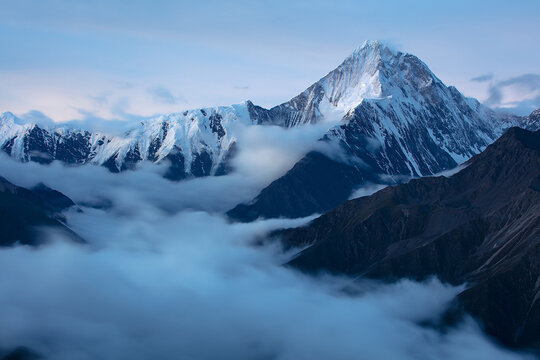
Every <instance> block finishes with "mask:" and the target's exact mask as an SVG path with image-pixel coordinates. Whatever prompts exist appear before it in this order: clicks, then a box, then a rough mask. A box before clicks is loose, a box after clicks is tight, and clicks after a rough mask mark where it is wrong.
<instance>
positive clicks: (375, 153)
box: [0, 41, 538, 220]
mask: <svg viewBox="0 0 540 360" xmlns="http://www.w3.org/2000/svg"><path fill="white" fill-rule="evenodd" d="M534 119H536V120H534ZM336 120H337V121H339V125H337V126H335V125H332V124H334V123H333V122H332V121H336ZM324 122H328V123H329V129H328V132H327V133H326V134H325V135H324V136H323V137H322V138H321V142H324V143H325V144H327V145H328V147H329V149H332V150H331V151H330V150H329V152H328V153H321V152H318V153H309V154H307V155H306V156H305V157H304V158H303V159H302V160H301V161H300V162H299V163H297V164H296V165H295V166H294V167H293V168H292V169H290V171H289V172H288V173H287V174H285V175H284V176H283V177H282V178H280V179H277V180H276V181H275V182H273V183H272V184H270V185H269V186H268V187H267V188H266V189H264V190H263V192H262V193H261V194H259V196H257V197H256V198H255V199H253V200H252V201H251V202H249V203H248V204H242V205H239V206H238V207H236V208H235V209H233V210H232V211H231V212H230V213H229V214H230V216H231V217H232V218H235V219H239V220H252V219H255V218H257V217H276V216H288V217H298V216H304V215H308V214H311V213H314V212H323V211H326V210H328V209H329V208H331V207H332V206H335V205H337V204H339V203H340V202H342V201H343V200H346V199H347V198H348V196H349V195H350V193H351V192H352V190H354V188H356V187H359V186H362V184H364V183H366V182H378V183H395V182H398V181H400V179H402V178H403V176H407V177H410V176H423V175H431V174H434V173H437V172H440V171H442V170H445V169H449V168H452V167H455V166H456V165H457V164H458V163H461V162H463V161H465V160H467V159H468V158H470V157H471V156H472V155H474V154H477V153H478V152H480V151H481V150H482V149H484V148H485V146H487V145H488V144H489V143H491V142H493V141H494V140H495V139H496V138H497V137H499V136H500V135H501V134H502V132H503V131H504V130H505V129H507V128H509V127H511V126H520V127H523V128H531V129H534V128H537V127H538V116H536V117H535V118H533V117H518V116H511V115H504V114H500V113H496V112H494V111H492V110H491V109H489V108H487V107H485V106H483V105H482V104H480V103H479V102H478V101H476V100H474V99H470V98H465V97H464V96H463V95H462V94H461V93H459V91H458V90H457V89H455V88H454V87H447V86H445V85H444V84H443V83H442V82H441V81H440V80H439V79H438V78H437V77H436V76H435V75H434V74H433V73H432V72H431V71H430V70H429V68H428V67H427V66H426V65H425V64H424V63H423V62H422V61H420V60H419V59H418V58H417V57H415V56H413V55H411V54H406V53H402V52H397V51H394V50H391V49H390V48H388V47H387V46H385V45H384V44H382V43H380V42H378V41H366V42H365V43H364V44H363V45H362V46H360V47H359V48H358V49H356V50H355V51H354V52H353V53H352V54H351V55H350V56H349V57H347V59H345V61H344V62H343V63H342V64H341V65H339V66H338V67H337V68H336V69H335V70H333V71H331V72H330V73H329V74H328V75H326V76H325V77H323V78H322V79H321V80H319V81H317V82H316V83H314V84H313V85H312V86H310V87H309V88H308V89H307V90H305V91H304V92H302V93H301V94H300V95H298V96H296V97H295V98H293V99H291V100H290V101H288V102H286V103H284V104H281V105H278V106H275V107H273V108H271V109H264V108H262V107H260V106H257V105H254V104H253V103H252V102H250V101H247V102H245V103H243V104H240V105H233V106H222V107H215V108H201V109H195V110H188V111H184V112H181V113H172V114H167V115H162V116H159V117H156V118H153V119H150V120H146V121H142V122H140V123H138V124H137V125H136V126H134V127H133V128H132V129H131V130H129V131H127V132H126V133H124V134H123V135H111V134H108V133H100V132H91V131H87V130H82V129H78V128H64V127H61V126H58V127H46V126H41V125H38V124H32V123H24V122H22V121H21V120H20V119H18V118H16V117H15V116H14V115H13V114H11V113H9V112H6V113H3V114H1V116H0V149H2V150H3V151H4V152H5V153H7V154H9V155H10V156H11V157H13V158H15V159H17V160H20V161H36V162H40V163H49V162H51V161H53V160H58V161H61V162H63V163H66V164H70V165H87V164H91V165H101V166H105V167H106V168H108V169H109V170H110V171H112V172H119V171H125V170H134V169H136V168H137V166H139V164H140V163H142V162H143V161H150V162H155V163H162V162H166V163H167V164H168V171H167V172H166V174H165V176H166V177H167V178H169V179H171V180H182V179H185V178H190V177H201V176H213V175H225V174H228V173H230V172H231V171H234V169H233V168H232V164H231V159H232V158H233V157H234V156H235V154H236V152H237V150H238V148H239V147H241V146H242V144H241V143H239V142H238V136H237V133H236V131H237V128H238V126H268V125H274V126H282V127H295V126H308V125H309V124H314V123H324ZM323 188H324V189H325V191H324V192H329V193H327V194H323V192H321V189H323ZM284 193H286V195H284Z"/></svg>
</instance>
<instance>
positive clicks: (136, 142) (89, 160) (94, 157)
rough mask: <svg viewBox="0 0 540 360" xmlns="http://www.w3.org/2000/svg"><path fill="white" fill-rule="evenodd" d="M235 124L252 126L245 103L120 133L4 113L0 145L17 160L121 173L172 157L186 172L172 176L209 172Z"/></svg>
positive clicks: (222, 154)
mask: <svg viewBox="0 0 540 360" xmlns="http://www.w3.org/2000/svg"><path fill="white" fill-rule="evenodd" d="M235 123H240V124H246V125H248V124H251V120H250V117H249V113H248V111H247V106H246V104H241V105H233V106H223V107H216V108H204V109H195V110H189V111H185V112H183V113H173V114H168V115H162V116H159V117H157V118H154V119H150V120H147V121H144V122H141V123H139V124H138V126H137V127H135V128H133V129H132V130H130V131H128V132H126V133H125V134H124V135H123V136H112V135H108V134H104V133H90V132H88V131H84V130H78V129H67V128H56V129H51V128H47V127H40V126H38V125H36V124H21V121H19V120H18V119H17V118H16V117H15V116H14V115H13V114H11V113H3V114H1V115H0V148H1V149H2V150H4V151H5V152H7V153H8V154H9V155H11V156H12V157H13V158H15V159H17V160H20V161H37V162H43V163H47V162H50V161H52V160H60V161H63V162H66V163H70V164H94V165H104V166H106V167H108V168H109V169H110V170H111V171H121V170H126V169H130V168H134V166H135V164H136V163H138V162H140V161H144V160H149V161H152V162H161V161H164V160H174V161H176V162H178V161H180V162H182V163H183V164H182V165H183V166H182V168H183V169H184V170H185V171H184V173H182V174H176V175H175V177H177V178H182V177H185V176H188V175H190V174H192V175H195V176H203V175H213V174H215V173H216V172H218V171H219V170H220V169H219V166H220V164H223V161H224V160H225V158H226V155H227V153H228V152H229V150H230V149H231V146H233V144H234V143H235V142H236V138H235V136H234V135H233V134H232V133H233V131H231V127H234V124H235ZM173 154H174V155H175V157H174V159H171V158H170V157H171V156H172V155H173ZM221 171H223V170H221Z"/></svg>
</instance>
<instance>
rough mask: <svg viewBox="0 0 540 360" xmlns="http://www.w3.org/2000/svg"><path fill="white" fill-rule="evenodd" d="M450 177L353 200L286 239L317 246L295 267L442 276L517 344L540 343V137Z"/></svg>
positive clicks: (513, 134) (504, 143) (512, 139)
mask: <svg viewBox="0 0 540 360" xmlns="http://www.w3.org/2000/svg"><path fill="white" fill-rule="evenodd" d="M467 165H468V166H467V167H466V168H465V169H464V170H462V171H460V172H459V173H457V174H455V175H453V176H452V177H450V178H446V177H442V176H441V177H428V178H421V179H415V180H412V181H410V182H409V183H407V184H401V185H397V186H393V187H387V188H385V189H383V190H381V191H379V192H377V193H375V194H373V195H371V196H368V197H363V198H359V199H355V200H351V201H348V202H345V203H344V204H342V205H340V206H338V207H336V208H335V209H333V210H331V211H330V212H328V213H327V214H325V215H323V216H321V217H319V218H318V219H316V220H315V221H313V223H312V224H310V225H309V226H307V227H303V228H298V229H292V230H286V231H283V232H281V233H278V234H279V236H280V238H281V240H282V241H283V243H284V244H285V246H286V247H295V246H299V247H303V246H309V247H308V248H306V249H305V250H303V251H302V252H301V253H300V254H299V255H298V256H297V257H296V258H295V259H293V260H292V261H291V263H290V265H292V266H295V267H297V268H299V269H302V270H304V271H307V272H319V271H329V272H332V273H344V274H349V275H355V276H365V277H369V278H376V279H384V280H395V279H399V278H404V277H406V278H412V279H417V280H421V279H425V278H427V277H429V276H432V275H436V276H438V277H439V278H440V279H441V280H442V281H445V282H449V283H451V284H461V283H464V282H467V283H469V284H470V286H469V287H468V288H467V289H466V290H465V291H463V292H462V293H461V294H460V295H459V300H460V304H461V305H462V306H463V307H464V308H465V309H466V310H467V311H469V312H470V313H472V314H473V315H474V316H476V317H477V318H478V319H480V320H481V322H482V323H483V325H484V327H485V330H486V331H487V333H489V334H491V335H493V336H495V337H496V338H498V339H499V340H501V341H502V342H504V343H505V344H508V345H516V346H521V345H525V346H533V347H536V348H539V347H540V331H539V329H540V131H536V132H531V131H527V130H523V129H520V128H511V129H510V130H508V132H507V133H505V134H504V135H503V136H502V137H501V138H500V139H499V140H497V141H496V142H495V143H494V144H492V145H490V146H489V147H488V148H487V149H486V150H485V151H484V152H482V153H481V154H479V155H476V156H474V157H473V158H472V159H471V160H470V161H468V162H467Z"/></svg>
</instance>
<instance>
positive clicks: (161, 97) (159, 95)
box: [148, 86, 178, 105]
mask: <svg viewBox="0 0 540 360" xmlns="http://www.w3.org/2000/svg"><path fill="white" fill-rule="evenodd" d="M148 93H149V94H150V95H152V97H153V99H154V100H155V101H157V102H159V103H162V104H168V105H174V104H176V103H177V101H178V98H177V97H176V96H174V95H173V93H172V92H171V90H169V89H167V88H165V87H162V86H157V87H154V88H150V89H148Z"/></svg>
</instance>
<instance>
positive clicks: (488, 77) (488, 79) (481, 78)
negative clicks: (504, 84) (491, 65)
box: [471, 74, 493, 82]
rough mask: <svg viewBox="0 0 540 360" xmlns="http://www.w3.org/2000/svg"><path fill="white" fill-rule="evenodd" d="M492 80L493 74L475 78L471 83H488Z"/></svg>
mask: <svg viewBox="0 0 540 360" xmlns="http://www.w3.org/2000/svg"><path fill="white" fill-rule="evenodd" d="M492 79H493V74H485V75H480V76H476V77H473V78H472V79H471V81H474V82H487V81H490V80H492Z"/></svg>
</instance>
